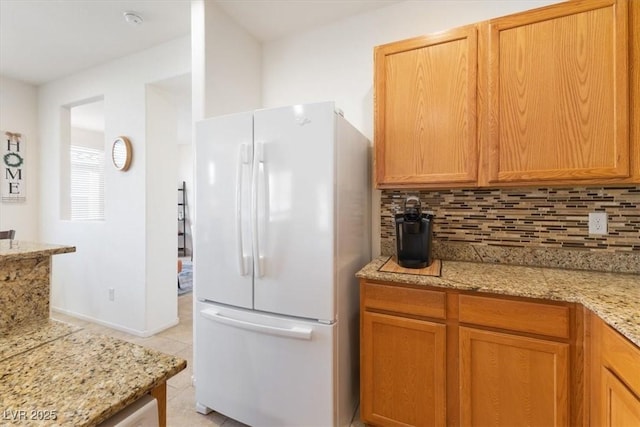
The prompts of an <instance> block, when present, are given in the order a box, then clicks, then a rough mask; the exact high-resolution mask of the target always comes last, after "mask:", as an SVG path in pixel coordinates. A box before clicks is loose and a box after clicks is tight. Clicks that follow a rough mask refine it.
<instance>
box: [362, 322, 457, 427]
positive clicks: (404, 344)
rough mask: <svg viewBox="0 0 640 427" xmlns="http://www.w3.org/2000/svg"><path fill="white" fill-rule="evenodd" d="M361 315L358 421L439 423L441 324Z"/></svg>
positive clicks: (442, 413) (442, 371)
mask: <svg viewBox="0 0 640 427" xmlns="http://www.w3.org/2000/svg"><path fill="white" fill-rule="evenodd" d="M362 319H363V324H362V344H361V345H362V349H361V361H362V366H361V372H362V378H361V404H362V407H361V414H360V415H361V417H362V420H363V421H364V422H367V423H371V424H374V425H376V426H444V425H445V418H446V408H445V402H446V398H445V394H446V385H445V377H446V372H445V326H444V325H440V324H436V323H431V322H427V321H424V320H416V319H409V318H404V317H400V316H391V315H387V314H380V313H371V312H367V311H365V312H364V313H363V315H362Z"/></svg>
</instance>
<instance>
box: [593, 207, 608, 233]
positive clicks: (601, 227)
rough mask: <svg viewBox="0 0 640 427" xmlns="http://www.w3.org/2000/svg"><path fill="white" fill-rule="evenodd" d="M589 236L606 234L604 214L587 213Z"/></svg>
mask: <svg viewBox="0 0 640 427" xmlns="http://www.w3.org/2000/svg"><path fill="white" fill-rule="evenodd" d="M589 234H607V213H606V212H589Z"/></svg>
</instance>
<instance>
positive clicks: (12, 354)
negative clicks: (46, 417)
mask: <svg viewBox="0 0 640 427" xmlns="http://www.w3.org/2000/svg"><path fill="white" fill-rule="evenodd" d="M186 365H187V362H186V361H185V360H183V359H180V358H178V357H174V356H169V355H166V354H163V353H160V352H158V351H156V350H152V349H148V348H145V347H141V346H139V345H137V344H133V343H130V342H126V341H122V340H119V339H115V338H111V337H107V336H104V335H99V334H95V333H91V332H88V331H85V330H83V329H81V328H79V327H76V326H71V325H68V324H66V323H63V322H58V321H55V320H46V321H43V322H39V323H37V324H32V325H25V326H23V327H22V328H20V329H19V330H16V331H13V332H12V334H11V335H9V336H4V337H0V378H1V379H2V381H0V410H2V412H1V413H0V424H2V422H3V421H9V424H11V422H12V421H11V418H10V417H11V414H19V412H16V411H25V412H24V414H25V415H26V418H27V419H26V420H25V419H24V418H23V419H21V420H20V421H19V422H18V421H17V420H16V422H17V423H18V424H20V425H43V422H42V421H39V420H37V419H36V420H32V419H31V414H32V412H31V411H40V413H41V414H47V413H48V414H51V413H54V412H53V411H55V418H56V419H55V421H47V422H45V424H46V425H56V426H92V425H96V424H98V423H100V422H102V421H104V420H106V419H107V418H109V417H111V416H112V415H115V414H116V413H117V412H118V411H120V410H121V409H123V408H125V407H126V406H128V405H130V404H131V403H133V402H135V401H136V400H138V399H139V398H140V397H142V396H144V395H145V394H148V393H149V392H150V391H151V390H152V389H153V388H155V387H157V386H158V385H160V384H162V383H164V382H166V381H167V379H169V378H171V377H172V376H174V375H175V374H177V373H178V372H180V371H182V370H183V369H184V368H185V367H186ZM47 411H49V412H47ZM7 414H9V415H7ZM7 417H9V418H7Z"/></svg>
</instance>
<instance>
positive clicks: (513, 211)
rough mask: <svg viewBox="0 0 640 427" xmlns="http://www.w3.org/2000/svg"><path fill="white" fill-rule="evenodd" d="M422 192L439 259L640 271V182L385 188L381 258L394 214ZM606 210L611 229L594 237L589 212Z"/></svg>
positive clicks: (387, 249) (389, 250) (391, 250)
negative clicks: (431, 216) (431, 219)
mask: <svg viewBox="0 0 640 427" xmlns="http://www.w3.org/2000/svg"><path fill="white" fill-rule="evenodd" d="M409 195H417V196H418V197H420V202H421V204H422V207H423V210H424V211H430V212H433V213H434V214H435V219H434V228H433V231H434V235H433V239H434V245H433V251H434V256H435V257H436V258H440V259H449V260H464V261H478V262H494V263H505V264H519V265H532V266H541V267H560V268H574V269H584V270H597V271H616V272H626V273H637V274H640V186H620V187H606V188H605V187H596V188H593V187H589V188H541V187H537V188H514V189H485V188H483V189H461V190H440V191H400V190H383V191H382V195H381V209H380V210H381V212H380V221H381V223H380V228H381V232H380V238H381V242H380V243H381V252H382V254H383V255H393V254H395V224H394V215H395V214H396V213H399V212H402V209H403V203H404V199H405V198H406V197H407V196H409ZM596 211H598V212H606V213H607V214H608V233H607V234H606V235H590V234H589V227H588V215H589V212H596Z"/></svg>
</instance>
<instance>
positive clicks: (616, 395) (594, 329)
mask: <svg viewBox="0 0 640 427" xmlns="http://www.w3.org/2000/svg"><path fill="white" fill-rule="evenodd" d="M590 317H591V322H590V323H591V331H590V332H591V340H590V347H591V360H590V365H591V371H590V373H591V405H590V407H591V416H590V419H591V423H590V425H591V426H593V427H627V426H629V427H636V426H640V348H638V347H637V346H635V345H634V344H633V343H631V342H630V341H628V340H627V339H626V338H624V337H623V336H622V335H620V334H619V333H618V332H616V331H615V330H613V328H611V327H610V326H608V325H606V324H605V323H604V322H603V321H602V320H601V319H600V318H599V317H598V316H596V315H595V314H591V315H590Z"/></svg>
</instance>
